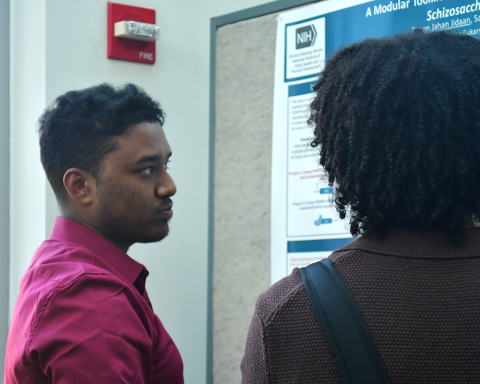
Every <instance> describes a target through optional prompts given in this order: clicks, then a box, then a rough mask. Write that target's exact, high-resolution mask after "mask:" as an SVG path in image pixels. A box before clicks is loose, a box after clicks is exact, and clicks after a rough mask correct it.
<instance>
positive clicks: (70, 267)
mask: <svg viewBox="0 0 480 384" xmlns="http://www.w3.org/2000/svg"><path fill="white" fill-rule="evenodd" d="M26 274H27V275H28V274H34V275H35V276H36V277H38V278H42V277H43V278H44V279H46V280H49V281H50V285H52V286H62V285H69V284H70V283H71V282H72V281H73V280H76V279H78V277H79V276H81V275H98V276H101V275H105V276H114V277H115V276H116V275H114V274H113V273H111V272H110V271H109V270H108V269H106V268H104V267H103V266H102V262H101V259H100V258H99V257H98V256H97V255H95V254H94V253H93V252H91V251H90V250H88V249H87V248H85V247H82V246H80V245H78V244H72V243H68V242H58V241H51V240H47V241H44V242H43V243H42V244H41V245H40V247H39V248H38V249H37V251H36V252H35V254H34V256H33V259H32V262H31V264H30V266H29V268H28V270H27V273H26Z"/></svg>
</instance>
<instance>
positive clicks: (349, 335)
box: [300, 259, 389, 384]
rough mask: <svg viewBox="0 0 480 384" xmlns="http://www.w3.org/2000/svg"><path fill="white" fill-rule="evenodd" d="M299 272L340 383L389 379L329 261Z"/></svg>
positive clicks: (357, 311) (345, 288)
mask: <svg viewBox="0 0 480 384" xmlns="http://www.w3.org/2000/svg"><path fill="white" fill-rule="evenodd" d="M300 273H301V274H302V279H303V284H304V285H305V288H306V290H307V294H308V297H309V299H310V302H311V303H312V306H313V310H314V312H315V315H316V316H317V320H318V322H319V324H320V327H321V328H322V330H323V334H324V335H325V339H326V340H327V343H328V345H329V346H330V350H331V351H332V354H333V358H334V360H335V363H336V364H337V367H338V371H339V373H340V376H341V378H342V381H343V383H345V384H350V383H352V384H357V383H361V384H364V383H368V384H375V383H382V384H386V383H389V380H388V377H387V373H386V372H385V368H384V366H383V362H382V360H381V359H380V355H379V354H378V351H377V348H376V346H375V343H374V342H373V339H372V337H371V336H370V333H369V331H368V328H367V325H366V324H365V321H364V320H363V317H362V315H361V313H360V311H359V310H358V307H357V304H356V303H355V300H354V299H353V296H352V294H351V293H350V291H349V289H348V287H347V285H346V284H345V281H344V280H343V278H342V276H340V274H339V273H338V271H337V269H336V268H335V266H334V265H333V264H332V262H331V261H330V260H328V259H323V260H321V261H319V262H316V263H313V264H310V265H309V266H308V267H305V268H301V269H300Z"/></svg>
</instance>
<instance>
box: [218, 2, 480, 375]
mask: <svg viewBox="0 0 480 384" xmlns="http://www.w3.org/2000/svg"><path fill="white" fill-rule="evenodd" d="M310 3H315V4H310ZM307 7H308V8H307ZM287 9H288V10H289V12H285V13H284V11H286V10H287ZM478 23H480V4H479V3H478V1H477V3H472V2H471V0H443V1H441V0H413V1H410V0H405V1H404V0H398V1H395V2H393V1H387V0H386V1H382V0H376V1H374V0H342V1H333V0H332V1H321V2H319V1H302V2H299V1H276V2H273V3H269V4H266V5H263V6H260V7H256V8H252V9H249V10H246V11H242V12H238V13H235V14H231V15H226V16H222V17H220V18H215V19H212V30H211V36H212V41H211V52H212V56H211V100H210V107H211V111H210V113H211V119H210V120H211V148H210V149H211V150H210V153H211V161H210V165H211V168H210V169H211V183H210V186H211V190H210V192H211V194H210V196H211V201H210V219H211V220H210V231H209V233H210V236H211V239H210V277H211V279H210V293H211V295H210V297H211V303H210V312H209V313H210V317H211V318H210V323H209V324H210V329H209V332H210V336H211V337H210V339H211V340H212V343H211V345H210V351H209V358H210V359H211V361H210V363H211V364H212V365H211V366H212V367H213V369H212V372H211V375H212V378H211V379H212V380H213V381H210V382H215V383H222V384H223V383H239V382H240V381H241V375H240V369H239V366H240V362H241V359H242V357H243V352H244V347H245V339H246V335H247V331H248V326H249V323H250V321H251V318H252V314H253V311H254V305H255V301H256V299H257V297H258V295H259V294H261V293H262V292H263V291H265V290H266V289H267V288H268V287H269V286H270V284H271V283H272V282H275V281H278V280H279V279H281V278H283V277H284V276H286V275H288V274H289V273H290V271H291V270H292V269H293V268H294V267H299V266H302V265H301V264H303V265H307V264H308V263H310V262H312V261H315V259H316V258H317V259H318V258H323V257H327V256H328V255H329V253H330V252H331V251H333V250H334V249H336V248H338V247H341V246H342V245H344V243H346V242H350V241H351V240H352V238H351V236H350V235H349V231H348V228H344V227H343V223H341V222H340V220H339V219H338V218H336V217H335V214H336V212H330V211H329V210H330V208H331V207H330V206H329V205H328V204H327V202H328V199H327V196H328V195H329V194H331V193H332V188H331V186H329V185H322V184H321V183H320V182H319V180H321V172H322V171H323V170H321V169H320V167H319V166H318V163H316V162H315V161H316V159H317V153H310V150H311V149H312V148H311V147H310V148H308V147H309V146H308V144H309V142H311V141H310V140H311V138H309V136H308V135H309V134H310V127H308V126H307V125H306V119H307V118H308V109H309V104H310V101H311V97H313V90H312V84H314V83H315V82H316V80H317V78H318V75H319V73H320V72H321V70H322V68H323V66H322V65H320V62H323V64H324V62H325V59H328V58H329V57H331V55H332V54H333V52H335V51H336V50H337V49H339V48H341V47H342V46H347V45H349V44H352V43H353V42H355V41H359V40H362V39H364V38H367V37H383V36H392V35H395V34H397V33H401V32H408V31H411V30H412V29H414V28H422V29H423V30H424V31H425V32H430V31H438V30H453V31H455V32H457V33H462V34H466V35H470V36H474V37H477V38H478V37H480V24H478ZM272 127H273V135H272ZM272 142H273V146H272ZM311 161H312V162H311ZM272 175H273V177H272ZM292 218H293V219H292Z"/></svg>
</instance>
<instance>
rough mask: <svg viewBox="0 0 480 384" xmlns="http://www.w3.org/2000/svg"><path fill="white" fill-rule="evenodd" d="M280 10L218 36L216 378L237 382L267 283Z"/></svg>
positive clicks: (223, 382)
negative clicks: (277, 31) (277, 37)
mask: <svg viewBox="0 0 480 384" xmlns="http://www.w3.org/2000/svg"><path fill="white" fill-rule="evenodd" d="M277 16H278V13H274V14H271V15H267V16H263V17H258V18H255V19H250V20H246V21H242V22H238V23H235V24H229V25H225V26H223V27H220V28H218V30H217V36H216V76H215V87H216V94H215V95H216V98H215V160H214V172H215V175H214V236H213V239H214V241H213V244H214V257H213V382H214V383H215V384H230V383H231V384H233V383H235V384H237V383H240V382H241V373H240V363H241V360H242V357H243V353H244V349H245V341H246V336H247V332H248V327H249V324H250V321H251V319H252V315H253V311H254V308H255V302H256V299H257V297H258V295H259V294H260V293H262V292H263V291H265V290H266V289H267V288H268V287H269V286H270V194H271V190H270V188H271V161H272V159H271V154H272V113H273V79H274V69H275V40H276V29H277V19H276V18H277Z"/></svg>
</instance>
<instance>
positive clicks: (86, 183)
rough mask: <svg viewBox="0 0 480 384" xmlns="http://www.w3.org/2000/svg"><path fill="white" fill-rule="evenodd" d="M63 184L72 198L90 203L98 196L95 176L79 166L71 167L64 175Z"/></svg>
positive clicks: (86, 203) (85, 203) (81, 202)
mask: <svg viewBox="0 0 480 384" xmlns="http://www.w3.org/2000/svg"><path fill="white" fill-rule="evenodd" d="M63 185H64V186H65V189H66V190H67V192H68V194H69V195H70V197H71V198H72V199H74V200H75V201H77V202H79V203H80V204H84V205H88V204H91V203H92V202H93V200H94V199H95V197H96V185H95V180H94V178H93V176H92V175H91V174H90V173H88V172H85V171H82V170H80V169H78V168H70V169H69V170H67V172H65V174H64V175H63Z"/></svg>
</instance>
